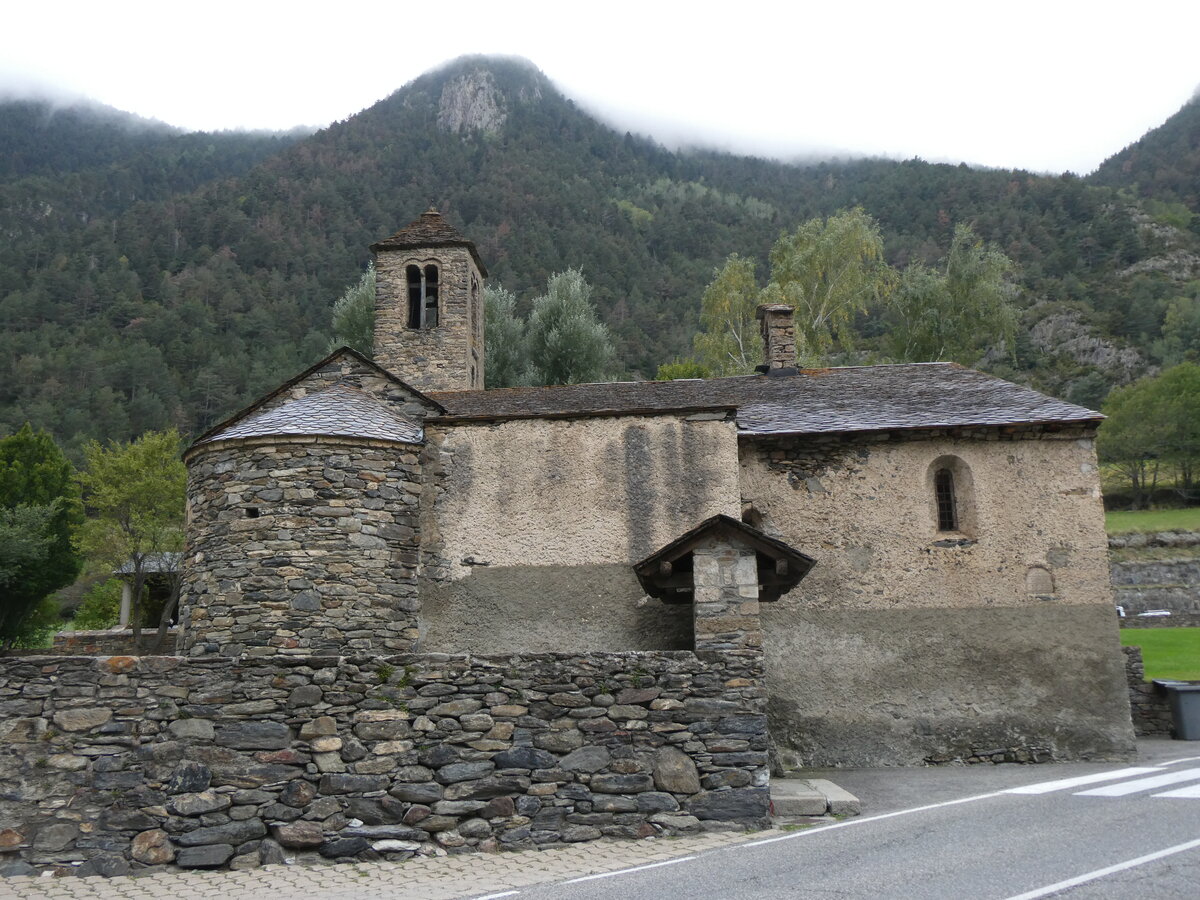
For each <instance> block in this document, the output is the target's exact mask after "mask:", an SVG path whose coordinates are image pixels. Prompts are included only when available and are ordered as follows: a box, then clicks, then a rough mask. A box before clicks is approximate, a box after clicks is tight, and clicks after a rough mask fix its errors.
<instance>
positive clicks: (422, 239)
mask: <svg viewBox="0 0 1200 900" xmlns="http://www.w3.org/2000/svg"><path fill="white" fill-rule="evenodd" d="M422 247H465V248H466V249H467V250H469V251H470V253H471V257H472V258H473V259H474V260H475V266H476V268H478V269H479V274H480V275H481V276H482V277H484V278H486V277H487V269H486V268H485V267H484V265H483V261H482V260H481V259H480V258H479V251H478V250H476V249H475V243H474V242H473V241H471V240H469V239H468V238H466V237H464V236H463V234H462V233H461V232H460V231H459V230H458V229H457V228H455V227H454V226H453V225H451V224H450V223H449V222H447V221H446V219H445V218H444V217H443V216H442V214H441V213H440V212H438V211H437V210H436V209H434V207H432V206H430V207H429V209H427V210H425V212H423V213H421V215H419V216H418V217H417V218H415V219H413V221H411V222H409V223H408V224H407V225H405V226H404V227H403V228H401V229H400V230H399V231H397V232H396V233H395V234H393V235H392V236H391V237H386V238H384V239H383V240H381V241H376V242H375V243H374V244H372V245H371V252H373V253H378V252H379V251H380V250H416V249H420V248H422Z"/></svg>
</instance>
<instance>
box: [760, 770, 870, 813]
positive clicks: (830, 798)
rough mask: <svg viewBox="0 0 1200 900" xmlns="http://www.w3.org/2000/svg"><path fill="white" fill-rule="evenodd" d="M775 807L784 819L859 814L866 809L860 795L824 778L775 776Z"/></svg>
mask: <svg viewBox="0 0 1200 900" xmlns="http://www.w3.org/2000/svg"><path fill="white" fill-rule="evenodd" d="M771 806H772V808H773V810H774V815H776V816H778V817H780V818H792V817H795V816H824V815H833V816H857V815H858V814H859V813H860V812H861V811H862V804H861V803H860V802H859V800H858V798H857V797H855V796H854V795H853V794H851V793H850V792H849V791H846V790H843V789H842V788H840V787H838V786H837V785H836V784H834V783H833V782H832V781H826V780H825V779H823V778H773V779H771Z"/></svg>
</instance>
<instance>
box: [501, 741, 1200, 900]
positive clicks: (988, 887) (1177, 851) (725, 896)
mask: <svg viewBox="0 0 1200 900" xmlns="http://www.w3.org/2000/svg"><path fill="white" fill-rule="evenodd" d="M829 774H830V776H831V779H832V780H834V781H835V782H836V783H838V784H840V785H841V786H842V787H845V788H846V789H848V790H849V791H851V792H852V793H855V794H857V795H858V796H859V797H860V799H862V801H863V806H864V809H863V815H862V816H860V817H857V818H854V819H846V820H843V821H841V822H838V823H836V824H832V825H824V826H816V827H812V828H807V829H802V830H797V831H793V832H789V833H786V834H784V835H781V836H775V837H772V838H770V839H766V840H762V841H751V842H749V843H746V844H740V845H736V846H732V847H728V848H724V849H720V850H714V851H711V852H708V853H705V854H702V855H699V856H695V857H686V858H683V859H680V860H673V861H670V862H667V863H659V864H656V865H654V866H651V867H646V868H641V869H633V870H626V871H624V872H616V873H609V874H606V875H600V876H589V877H587V878H582V879H575V880H566V881H563V882H560V883H557V884H551V885H542V886H539V887H536V888H526V889H521V890H520V891H512V892H504V893H501V894H496V895H492V896H494V897H497V898H499V897H504V898H512V900H567V898H570V900H598V898H617V897H619V898H623V900H624V898H630V900H634V898H646V900H651V898H653V900H671V898H680V900H683V898H687V900H709V898H711V900H733V898H783V897H788V898H793V897H851V898H893V897H894V898H914V900H924V898H952V900H962V898H983V900H993V898H994V900H1033V898H1037V897H1051V896H1053V897H1069V898H1073V900H1074V898H1099V897H1104V898H1122V900H1127V898H1139V900H1142V898H1145V900H1159V898H1163V900H1167V898H1187V900H1197V898H1200V743H1197V742H1187V741H1168V740H1157V741H1152V740H1146V741H1142V742H1140V746H1139V757H1138V759H1137V760H1136V761H1135V762H1133V763H1128V764H1070V765H1056V766H995V767H987V768H982V767H969V768H955V769H947V768H939V769H892V770H858V771H853V770H844V771H838V772H833V773H829Z"/></svg>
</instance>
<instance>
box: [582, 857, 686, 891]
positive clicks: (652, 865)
mask: <svg viewBox="0 0 1200 900" xmlns="http://www.w3.org/2000/svg"><path fill="white" fill-rule="evenodd" d="M695 858H696V857H694V856H681V857H679V858H678V859H667V860H663V861H662V862H656V863H648V864H646V865H644V866H634V867H633V868H632V869H617V871H615V872H601V873H599V874H598V875H584V876H583V877H582V878H572V879H571V880H570V881H564V882H561V883H562V884H579V882H581V881H595V880H596V879H597V878H612V877H613V876H614V875H628V874H629V873H630V872H641V871H643V870H645V869H657V868H658V867H659V866H673V865H674V864H675V863H681V862H687V861H688V860H689V859H695Z"/></svg>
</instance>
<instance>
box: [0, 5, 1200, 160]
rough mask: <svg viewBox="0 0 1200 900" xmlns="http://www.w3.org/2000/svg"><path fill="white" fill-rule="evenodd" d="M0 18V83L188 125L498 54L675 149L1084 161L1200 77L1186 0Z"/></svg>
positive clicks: (367, 99)
mask: <svg viewBox="0 0 1200 900" xmlns="http://www.w3.org/2000/svg"><path fill="white" fill-rule="evenodd" d="M414 10H415V11H414ZM436 11H440V13H437V12H436ZM0 22H2V24H0V91H3V90H4V89H5V88H7V89H8V91H9V92H10V93H11V92H12V91H17V92H23V91H27V90H28V89H29V88H30V87H31V86H32V85H35V84H39V85H51V86H53V87H54V88H56V89H59V90H62V91H66V92H76V93H83V94H86V95H88V96H91V97H94V98H95V99H97V100H100V101H102V102H104V103H107V104H110V105H112V106H116V107H118V108H120V109H124V110H128V111H130V112H136V113H138V114H140V115H143V116H148V117H152V118H157V119H161V120H163V121H165V122H169V123H171V124H173V125H179V126H182V127H185V128H189V129H224V128H269V129H283V128H290V127H292V126H295V125H325V124H328V123H329V122H332V121H335V120H339V119H345V118H347V117H348V116H351V115H353V114H354V113H355V112H357V111H359V110H361V109H363V108H365V107H367V106H369V105H371V104H372V103H374V102H375V101H376V100H379V99H381V98H383V97H385V96H387V95H388V94H390V93H391V92H393V91H395V90H396V89H397V88H400V87H401V86H403V85H404V84H405V83H406V82H408V81H410V80H412V79H413V78H415V77H417V76H418V75H420V74H421V73H422V72H425V71H427V70H428V69H430V68H433V67H434V66H436V65H438V64H439V63H441V62H444V61H447V60H450V59H453V58H454V57H456V56H460V55H462V54H464V53H499V54H510V55H518V56H524V57H526V58H528V59H530V60H532V61H533V62H534V63H535V64H536V65H537V66H538V67H539V68H540V69H541V70H542V71H543V72H545V73H546V74H547V75H548V76H549V77H550V78H551V79H552V80H553V81H555V82H556V83H557V84H558V85H559V86H560V87H561V88H562V90H563V91H564V92H565V93H566V94H567V95H568V96H569V97H571V98H573V99H574V100H576V101H577V102H578V103H580V104H581V105H582V106H584V107H585V108H588V109H591V110H593V111H595V112H597V113H599V114H601V115H602V117H603V118H605V119H607V120H609V121H611V122H613V123H614V124H616V125H618V126H620V127H621V128H625V129H632V130H635V131H641V132H643V133H649V134H651V135H653V136H654V137H656V138H658V139H659V140H661V141H663V142H665V143H668V144H671V145H674V144H676V143H678V142H679V141H681V140H683V141H689V142H698V143H704V144H708V145H712V146H718V147H721V148H724V149H729V150H734V151H738V152H751V153H759V154H765V155H774V156H781V157H785V158H787V157H793V156H797V155H804V154H821V155H827V154H829V153H843V154H845V153H854V154H869V155H886V156H891V157H896V158H910V157H913V156H920V157H922V158H924V159H929V160H939V161H943V160H946V161H953V162H959V161H965V162H969V163H973V164H981V165H988V166H1005V167H1008V166H1012V167H1021V168H1027V169H1032V170H1035V171H1053V172H1058V171H1063V170H1066V169H1070V170H1072V171H1075V172H1079V173H1086V172H1089V171H1091V170H1092V169H1094V168H1095V167H1096V166H1097V165H1098V164H1099V163H1100V162H1102V161H1103V160H1104V159H1105V158H1106V157H1108V156H1110V155H1111V154H1113V153H1115V152H1117V151H1118V150H1120V149H1121V148H1122V147H1124V146H1125V145H1127V144H1129V143H1130V142H1132V141H1134V140H1136V139H1137V138H1138V137H1140V136H1141V135H1142V134H1143V133H1145V132H1146V131H1147V130H1148V129H1150V128H1153V127H1154V126H1156V125H1159V124H1161V123H1162V122H1163V121H1164V120H1165V119H1166V118H1167V117H1168V116H1170V115H1171V114H1172V113H1174V112H1175V111H1176V110H1177V109H1178V108H1179V107H1180V106H1181V105H1183V104H1184V103H1185V102H1186V101H1187V100H1188V99H1189V98H1190V97H1191V96H1192V95H1193V94H1194V93H1195V91H1196V89H1197V86H1198V85H1200V53H1198V52H1197V47H1198V46H1200V0H1169V2H1168V0H1142V2H1138V3H1116V2H1114V0H1110V2H1107V3H1106V2H1104V0H1088V2H1075V0H1037V2H1028V0H1006V2H1002V3H982V2H978V0H975V2H972V0H954V2H932V0H908V2H905V0H891V2H871V0H867V2H863V0H858V2H845V0H823V2H820V3H816V2H811V0H778V2H775V3H761V2H753V0H741V2H725V3H721V4H709V3H705V2H703V0H689V2H682V3H674V2H671V3H667V2H655V0H640V2H632V3H630V2H624V0H606V2H603V3H597V2H589V3H578V2H576V3H572V2H569V0H558V2H552V3H539V2H518V0H507V2H505V0H491V2H487V3H476V2H464V0H442V2H433V3H431V2H425V3H418V2H414V0H392V2H388V0H373V2H369V3H359V2H349V0H341V2H329V0H326V2H322V3H319V4H318V3H309V2H304V0H292V2H288V3H277V2H274V0H270V2H268V0H238V2H227V0H207V2H205V3H196V4H193V3H178V2H171V0H153V2H141V0H108V2H104V3H98V2H95V0H89V2H78V0H57V2H53V3H50V2H42V3H34V2H20V3H18V2H16V0H13V2H9V3H6V4H5V9H4V14H3V17H2V19H0Z"/></svg>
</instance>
